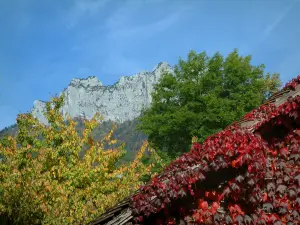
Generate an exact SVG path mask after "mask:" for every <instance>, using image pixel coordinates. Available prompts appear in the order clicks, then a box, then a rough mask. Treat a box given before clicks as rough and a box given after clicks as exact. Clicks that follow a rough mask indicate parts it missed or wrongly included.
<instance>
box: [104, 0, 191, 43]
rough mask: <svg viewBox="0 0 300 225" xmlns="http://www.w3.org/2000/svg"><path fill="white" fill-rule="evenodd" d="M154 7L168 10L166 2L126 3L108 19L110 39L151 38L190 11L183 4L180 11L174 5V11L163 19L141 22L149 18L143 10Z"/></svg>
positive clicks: (159, 0)
mask: <svg viewBox="0 0 300 225" xmlns="http://www.w3.org/2000/svg"><path fill="white" fill-rule="evenodd" d="M173 3H175V1H174V2H173ZM153 6H155V7H166V8H167V7H168V4H166V0H154V1H149V0H145V1H140V2H138V1H134V0H131V1H130V0H128V1H126V2H125V4H124V5H123V6H122V7H120V8H119V9H117V10H116V11H115V12H114V13H113V14H112V15H110V16H109V17H108V18H107V19H106V28H107V29H108V34H107V35H108V36H109V38H113V39H121V38H131V37H134V36H138V37H151V36H153V35H156V34H159V33H160V32H163V31H164V30H166V29H168V28H169V27H171V26H172V25H173V24H175V23H176V22H177V21H178V20H179V19H180V18H181V17H182V16H184V15H185V13H186V11H187V10H188V9H190V6H189V5H185V6H183V5H182V4H181V5H180V10H178V9H179V8H178V7H176V5H175V4H174V5H173V7H174V8H173V10H170V13H165V16H163V17H158V18H156V19H155V20H152V21H151V22H150V23H147V22H145V21H139V20H142V19H143V17H147V15H143V13H142V12H143V10H145V9H146V8H151V7H153ZM137 15H139V16H137Z"/></svg>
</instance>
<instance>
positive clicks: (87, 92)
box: [32, 62, 173, 123]
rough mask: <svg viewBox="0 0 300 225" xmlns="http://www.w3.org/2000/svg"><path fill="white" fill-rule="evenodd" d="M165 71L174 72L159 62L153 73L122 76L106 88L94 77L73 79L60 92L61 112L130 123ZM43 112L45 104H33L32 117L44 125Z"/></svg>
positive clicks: (147, 101) (149, 97) (39, 102)
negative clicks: (99, 115) (61, 99)
mask: <svg viewBox="0 0 300 225" xmlns="http://www.w3.org/2000/svg"><path fill="white" fill-rule="evenodd" d="M164 71H167V72H170V73H173V69H172V68H171V67H170V66H169V65H168V64H167V63H165V62H162V63H159V64H158V65H157V66H156V67H155V68H154V69H153V71H152V72H141V73H138V74H135V75H133V76H122V77H121V78H120V80H119V81H118V82H116V83H115V84H114V85H109V86H105V85H103V84H102V83H101V82H100V81H99V80H98V78H97V77H88V78H86V79H73V80H72V81H71V83H70V84H69V86H68V87H67V88H66V89H65V90H64V91H63V92H62V93H64V95H65V104H64V106H63V107H62V113H63V114H65V113H68V114H69V115H70V116H71V117H72V118H75V117H85V118H87V119H90V118H92V117H93V116H94V115H95V113H96V112H99V113H100V114H101V115H103V116H104V120H112V121H116V122H120V123H122V122H124V121H128V120H133V119H135V118H137V117H138V116H139V115H140V113H141V110H142V108H144V107H145V108H147V107H149V105H150V103H151V101H152V98H151V92H152V91H153V86H154V84H156V83H157V82H158V80H159V78H160V77H161V75H162V74H163V72H164ZM62 93H60V94H62ZM44 109H45V102H43V101H40V100H36V101H34V107H33V109H32V114H33V116H35V117H36V118H38V119H39V120H40V121H41V122H43V123H47V120H46V118H45V117H44V115H43V112H44Z"/></svg>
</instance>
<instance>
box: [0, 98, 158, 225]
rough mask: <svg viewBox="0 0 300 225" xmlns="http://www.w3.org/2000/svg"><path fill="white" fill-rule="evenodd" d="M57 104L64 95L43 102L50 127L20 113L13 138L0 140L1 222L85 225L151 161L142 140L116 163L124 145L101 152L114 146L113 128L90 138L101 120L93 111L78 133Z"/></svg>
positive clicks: (133, 185)
mask: <svg viewBox="0 0 300 225" xmlns="http://www.w3.org/2000/svg"><path fill="white" fill-rule="evenodd" d="M62 104H63V96H62V97H60V98H54V99H53V101H52V102H48V103H47V111H46V113H45V115H46V117H47V119H48V121H49V122H50V125H49V126H46V125H43V124H41V123H39V121H38V120H37V119H35V118H33V116H32V115H31V114H21V115H19V117H18V118H17V125H18V126H17V127H18V132H17V136H16V138H14V137H11V136H9V137H7V138H4V139H2V140H1V141H0V155H1V162H0V181H1V182H0V222H1V217H3V216H5V218H10V219H11V222H12V223H14V224H55V225H59V224H64V225H65V224H87V223H88V222H89V221H91V220H92V219H94V218H95V217H96V216H99V215H100V214H101V213H103V212H104V211H105V210H106V209H107V208H108V207H111V206H113V205H115V204H116V203H117V202H119V201H120V200H122V199H123V198H124V197H126V196H128V195H130V194H131V193H132V192H133V191H135V190H136V189H137V188H138V187H139V185H140V184H142V182H141V180H142V179H143V177H144V176H145V175H148V174H149V172H150V169H151V165H147V166H145V165H144V163H142V156H143V154H144V152H145V151H146V150H147V142H145V143H144V145H143V146H142V148H141V149H140V151H139V152H138V153H137V155H136V157H135V159H134V160H133V161H132V162H130V163H128V164H122V165H119V166H118V165H117V162H118V161H119V160H120V159H121V158H122V157H123V156H124V154H125V151H124V148H123V146H122V145H120V146H119V147H117V148H111V149H108V150H104V145H115V144H116V140H113V139H112V138H111V137H112V134H113V130H111V131H109V132H108V134H106V135H105V137H104V138H103V139H102V140H99V141H95V140H93V138H92V131H93V129H94V128H95V127H97V125H98V122H99V120H100V121H101V118H100V117H99V116H97V115H96V116H95V117H94V118H93V119H92V120H88V121H84V127H83V129H82V133H81V134H78V132H77V131H76V122H75V121H74V120H72V119H71V118H70V117H69V118H68V119H67V121H65V120H64V118H63V116H62V115H61V114H60V113H59V109H60V107H61V106H62ZM82 149H85V154H84V155H83V156H82V157H80V154H79V153H80V152H81V151H82ZM152 152H153V151H152Z"/></svg>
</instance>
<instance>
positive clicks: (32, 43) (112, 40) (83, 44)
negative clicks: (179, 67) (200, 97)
mask: <svg viewBox="0 0 300 225" xmlns="http://www.w3.org/2000/svg"><path fill="white" fill-rule="evenodd" d="M299 11H300V1H299V0H261V1H259V0H244V1H243V0H240V1H238V0H235V1H230V0H226V1H225V0H224V1H221V0H220V1H217V0H210V1H208V0H207V1H204V0H60V1H53V0H42V1H41V0H19V1H18V0H10V1H5V0H0V30H1V35H0V129H2V128H4V127H5V126H8V125H11V124H13V123H15V119H16V116H17V114H18V113H23V112H27V111H29V110H30V109H31V108H32V105H33V101H34V100H36V99H40V100H49V99H50V97H51V95H54V94H57V93H59V92H61V91H62V90H63V89H64V88H65V87H67V85H68V84H69V82H70V81H71V79H72V78H83V77H87V76H97V77H98V78H99V79H100V80H101V81H102V82H103V83H104V84H105V85H109V84H113V83H114V82H116V81H117V80H118V79H119V77H120V76H123V75H132V74H134V73H137V72H139V71H143V70H152V68H153V67H154V66H155V65H156V64H157V63H159V62H160V61H167V62H168V63H170V64H171V65H174V64H176V63H177V61H178V58H179V57H182V58H185V57H186V56H187V54H188V52H189V51H190V50H192V49H193V50H196V51H197V52H201V51H204V50H205V51H207V53H209V54H213V53H214V52H216V51H220V52H221V53H222V54H223V55H226V54H228V53H229V52H230V51H232V50H233V49H234V48H238V49H239V51H240V53H241V54H243V55H247V54H252V56H253V63H254V64H260V63H264V64H265V65H266V71H267V72H279V73H280V74H281V78H282V80H283V82H286V81H288V80H290V79H292V78H293V77H295V76H297V75H298V74H300V63H299V62H300V26H299ZM297 14H298V15H297Z"/></svg>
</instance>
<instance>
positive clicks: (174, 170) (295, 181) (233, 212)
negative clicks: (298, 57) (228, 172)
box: [131, 76, 300, 224]
mask: <svg viewBox="0 0 300 225" xmlns="http://www.w3.org/2000/svg"><path fill="white" fill-rule="evenodd" d="M299 81H300V76H298V77H297V78H296V79H294V80H293V81H292V82H290V83H289V84H287V85H286V87H285V89H286V88H294V86H295V84H298V83H299ZM299 111H300V97H299V96H296V97H294V98H289V99H288V101H287V102H286V103H284V104H282V105H281V106H279V107H276V106H275V105H274V104H270V105H264V106H261V107H260V108H258V109H256V110H253V111H252V112H251V113H249V114H247V115H246V119H250V120H252V119H259V121H260V122H259V123H258V124H256V125H255V129H256V130H259V128H261V127H262V126H263V125H265V124H269V125H270V126H271V127H275V126H277V125H279V124H289V125H290V123H289V121H288V119H289V120H291V119H292V120H295V119H297V118H298V112H299ZM283 116H285V117H283ZM260 132H264V130H262V131H260ZM262 134H263V133H256V134H254V133H252V132H250V131H248V130H247V129H241V128H239V127H238V126H232V127H229V128H227V129H225V130H224V131H222V132H220V133H217V134H215V135H212V136H211V137H209V138H207V139H206V140H205V142H204V143H203V144H199V143H195V144H193V147H192V149H191V151H190V152H188V153H185V154H183V155H182V156H181V157H179V158H178V159H176V160H175V161H173V162H172V163H171V164H170V165H169V166H168V167H167V168H166V169H165V170H164V171H163V173H161V174H160V175H159V176H157V177H155V178H154V179H153V180H152V181H151V183H150V184H148V185H146V186H143V187H142V188H141V189H140V193H138V194H137V195H135V196H133V197H132V204H131V205H132V208H133V211H134V213H135V215H136V217H135V221H136V222H137V223H141V222H142V221H145V218H144V217H148V216H150V215H154V214H157V213H158V212H161V211H164V212H165V214H164V215H169V213H168V209H169V206H170V203H171V202H173V201H176V200H178V199H183V198H185V197H188V196H189V197H191V196H193V197H194V198H195V199H196V201H197V202H198V204H197V207H196V208H194V209H193V210H192V211H191V210H185V209H183V208H179V209H178V214H177V218H174V217H171V216H167V218H166V219H163V218H159V220H157V221H156V222H157V224H176V223H177V222H178V221H181V222H182V221H183V220H184V221H185V222H186V224H205V223H208V224H296V223H297V221H298V222H299V221H300V216H299V211H300V197H299V195H300V169H299V164H300V151H299V149H300V135H299V134H300V130H298V129H297V128H295V127H291V125H290V129H289V130H288V133H286V134H285V136H284V137H283V138H277V137H271V138H269V140H264V139H263V138H262V136H261V135H262ZM242 167H244V168H246V170H245V171H244V172H243V173H242V174H238V175H237V176H236V177H235V178H234V179H231V180H228V181H227V183H226V184H224V185H223V187H222V190H221V192H216V191H207V190H206V191H204V190H200V189H197V188H196V185H195V183H197V182H200V183H201V182H202V181H204V180H205V179H206V176H207V174H208V173H209V172H211V171H216V172H217V171H220V170H221V169H225V168H236V169H239V168H242ZM201 192H203V193H201Z"/></svg>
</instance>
